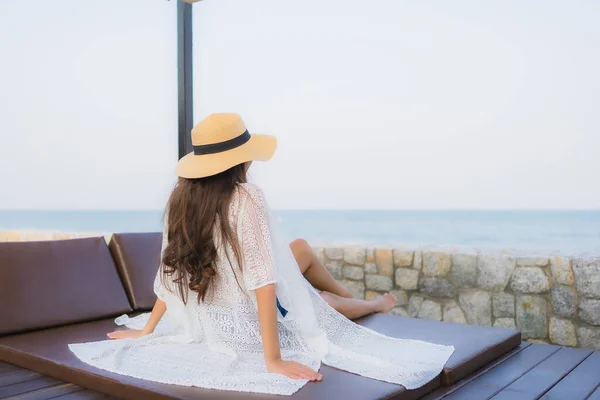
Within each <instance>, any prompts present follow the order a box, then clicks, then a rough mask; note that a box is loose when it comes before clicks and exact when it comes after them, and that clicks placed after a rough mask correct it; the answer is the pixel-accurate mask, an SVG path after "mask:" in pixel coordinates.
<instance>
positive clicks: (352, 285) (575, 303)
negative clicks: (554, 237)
mask: <svg viewBox="0 0 600 400" xmlns="http://www.w3.org/2000/svg"><path fill="white" fill-rule="evenodd" d="M315 250H316V252H317V254H318V256H319V258H320V259H321V260H322V261H323V263H324V264H325V266H326V267H327V269H328V270H329V271H330V272H331V273H332V274H333V276H334V277H335V278H336V279H337V280H339V281H340V282H342V283H343V284H344V285H345V286H346V287H347V288H348V290H350V291H351V292H352V293H353V294H354V296H355V297H358V298H365V299H373V298H375V297H377V296H380V295H381V294H383V293H385V292H391V293H393V294H394V295H395V296H396V297H397V298H398V303H397V306H396V307H395V308H394V309H393V310H392V311H391V313H392V314H396V315H402V316H408V317H414V318H425V319H432V320H436V321H447V322H455V323H466V324H473V325H485V326H493V327H507V328H516V329H519V330H520V331H521V333H522V336H523V339H525V340H529V341H533V342H542V343H554V344H558V345H563V346H572V347H583V348H590V349H595V350H600V257H590V258H569V257H539V256H533V257H522V256H514V255H511V254H504V253H497V254H493V253H487V254H486V253H481V252H475V251H474V252H472V253H469V252H463V253H458V252H457V253H452V252H444V251H428V250H407V249H391V248H366V247H356V246H353V247H345V248H343V247H325V248H315Z"/></svg>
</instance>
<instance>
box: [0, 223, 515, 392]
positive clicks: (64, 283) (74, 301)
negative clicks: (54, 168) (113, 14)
mask: <svg viewBox="0 0 600 400" xmlns="http://www.w3.org/2000/svg"><path fill="white" fill-rule="evenodd" d="M111 255H112V256H111ZM159 257H160V234H158V233H142V234H115V235H113V238H112V240H111V243H110V250H109V247H108V246H107V245H106V242H105V241H104V239H103V238H100V237H98V238H87V239H74V240H62V241H45V242H20V243H18V242H17V243H0V272H1V278H2V279H0V293H2V302H0V315H2V316H3V318H2V321H0V336H1V337H0V361H5V362H9V363H11V364H14V365H18V366H21V367H24V368H27V369H30V370H32V371H35V372H37V373H40V374H45V375H48V376H51V377H53V378H56V379H61V380H64V381H66V382H70V383H73V384H75V385H79V386H81V387H85V388H89V389H93V390H96V391H99V392H102V393H107V394H109V395H112V396H115V397H120V398H127V399H173V398H177V399H179V398H181V399H187V398H195V399H199V398H206V399H213V398H215V399H240V400H242V399H253V398H270V397H272V398H276V397H277V398H280V397H279V396H265V395H258V394H248V393H237V392H223V391H216V390H206V389H199V388H190V387H181V386H175V385H165V384H159V383H154V382H148V381H143V380H140V379H135V378H130V377H126V376H122V375H118V374H113V373H110V372H106V371H103V370H99V369H97V368H94V367H91V366H89V365H87V364H85V363H83V362H81V361H79V360H78V359H77V358H76V357H75V356H74V355H73V354H72V353H71V352H70V351H69V349H68V347H67V345H68V344H69V343H76V342H87V341H93V340H102V339H105V338H106V333H107V332H109V331H111V330H113V329H115V324H114V318H115V317H116V316H118V315H121V314H123V313H133V312H139V311H146V310H149V309H150V308H151V307H152V304H153V303H154V300H155V297H154V293H153V292H152V281H153V279H154V275H155V273H156V268H157V267H158V262H159ZM357 322H358V323H359V324H362V325H364V326H367V327H369V328H372V329H374V330H376V331H379V332H382V333H385V334H388V335H390V336H394V337H400V338H412V339H422V340H428V341H432V342H436V343H442V344H452V345H454V346H455V348H456V351H455V353H454V354H453V356H452V357H451V358H450V360H449V361H448V363H447V365H446V367H445V369H444V371H443V372H442V374H441V376H440V377H439V378H437V379H434V380H433V381H431V382H430V383H429V384H428V385H425V386H424V387H422V388H420V389H419V390H415V391H407V390H406V389H404V388H403V387H402V386H399V385H394V384H389V383H385V382H379V381H375V380H372V379H368V378H364V377H361V376H358V375H354V374H350V373H347V372H343V371H339V370H336V369H334V368H329V367H327V366H323V368H322V370H321V372H322V373H323V375H324V380H323V382H320V383H309V384H307V385H306V386H305V387H304V388H302V389H301V390H300V391H298V392H297V393H296V394H295V395H293V396H291V397H292V398H293V399H315V398H362V399H381V398H386V399H387V398H393V399H414V398H419V397H422V396H423V395H425V394H427V393H430V392H432V391H434V390H435V389H437V388H439V387H440V386H441V385H450V384H451V383H452V382H455V381H457V380H459V379H461V378H462V377H464V376H466V375H468V374H470V373H471V372H472V371H475V370H476V369H478V368H480V367H482V366H484V365H485V364H486V363H488V362H490V361H491V360H493V359H495V358H497V357H500V356H502V355H503V354H505V353H507V352H508V351H510V350H511V349H513V348H515V347H518V346H519V345H520V334H519V332H518V331H515V330H511V329H497V328H489V327H477V326H469V325H462V324H450V323H442V322H435V321H427V320H420V319H412V318H403V317H396V316H389V315H381V314H377V315H371V316H368V317H366V318H363V319H361V320H358V321H357Z"/></svg>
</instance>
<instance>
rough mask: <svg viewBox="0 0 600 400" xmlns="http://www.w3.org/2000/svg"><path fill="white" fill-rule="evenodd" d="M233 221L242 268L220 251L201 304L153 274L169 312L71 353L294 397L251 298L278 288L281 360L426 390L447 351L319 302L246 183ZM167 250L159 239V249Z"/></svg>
mask: <svg viewBox="0 0 600 400" xmlns="http://www.w3.org/2000/svg"><path fill="white" fill-rule="evenodd" d="M230 221H233V222H232V225H233V227H234V230H235V231H236V232H237V235H238V237H239V240H240V243H241V248H242V253H243V266H242V268H241V269H240V268H239V266H238V265H237V264H236V262H235V257H234V256H233V255H232V254H233V253H232V250H231V248H227V249H224V248H220V249H219V260H220V261H219V263H218V267H217V276H216V282H215V283H216V284H215V286H214V290H213V291H212V294H211V295H210V296H207V298H206V300H205V301H204V302H201V303H198V301H197V297H196V295H195V293H192V294H190V296H189V301H187V304H184V302H183V301H181V299H180V298H179V297H178V296H177V293H178V292H177V291H176V290H174V287H165V285H163V284H162V283H161V282H162V280H161V279H160V274H161V270H160V268H159V271H158V273H157V275H156V279H155V282H154V291H155V293H156V294H157V296H158V297H159V298H160V299H162V300H163V301H164V302H165V303H166V305H167V312H166V313H165V316H164V317H163V319H162V320H161V321H160V322H159V324H158V326H157V327H156V329H155V331H154V333H152V334H150V335H147V336H144V337H141V338H138V339H122V340H103V341H98V342H91V343H78V344H71V345H69V348H70V349H71V351H72V352H73V353H74V354H75V355H76V356H77V357H78V358H79V359H81V360H82V361H84V362H86V363H88V364H90V365H92V366H95V367H97V368H100V369H104V370H107V371H111V372H114V373H118V374H122V375H127V376H131V377H136V378H140V379H146V380H150V381H156V382H162V383H167V384H174V385H184V386H196V387H201V388H208V389H219V390H231V391H240V392H255V393H270V394H280V395H291V394H293V393H295V392H296V391H298V390H299V389H300V388H301V387H302V386H304V385H305V384H306V383H307V381H306V380H292V379H289V378H287V377H285V376H283V375H280V374H273V373H269V372H268V371H267V368H266V366H265V362H264V358H263V348H262V343H261V335H260V330H259V323H258V311H257V305H256V298H255V292H254V291H255V290H256V289H258V288H260V287H263V286H266V285H269V284H275V287H276V292H277V298H278V300H279V301H280V303H281V306H282V307H283V308H284V309H285V310H287V311H288V313H287V314H286V316H285V317H284V316H283V315H282V314H281V313H280V312H278V327H279V342H280V347H281V354H282V358H283V359H285V360H293V361H297V362H299V363H302V364H305V365H307V366H309V367H311V368H313V369H315V370H318V369H319V368H320V366H321V363H324V364H327V365H330V366H333V367H336V368H339V369H342V370H345V371H349V372H352V373H356V374H359V375H362V376H365V377H369V378H372V379H377V380H381V381H386V382H390V383H396V384H400V385H403V386H405V387H406V388H408V389H415V388H418V387H420V386H422V385H424V384H426V383H428V382H429V381H431V380H432V379H433V378H435V377H436V376H437V375H438V374H439V373H440V372H441V370H442V368H443V366H444V364H445V363H446V362H447V361H448V358H449V357H450V356H451V355H452V353H453V351H454V348H453V347H452V346H443V345H437V344H432V343H427V342H424V341H419V340H410V339H396V338H391V337H388V336H385V335H382V334H379V333H377V332H375V331H373V330H370V329H368V328H365V327H362V326H360V325H357V324H355V323H354V322H352V321H350V320H348V319H347V318H345V317H344V316H343V315H341V314H339V313H338V312H337V311H335V310H334V309H333V308H331V307H330V306H329V305H328V304H327V303H325V301H323V299H322V298H321V296H320V295H319V293H318V292H317V291H316V290H315V289H314V288H313V287H312V286H311V285H310V284H309V283H308V281H306V280H305V279H304V277H303V276H302V274H301V273H300V271H299V269H298V266H297V264H296V262H295V260H294V257H293V254H292V253H291V250H290V248H289V245H288V242H287V241H284V240H281V238H280V237H279V236H278V232H279V231H278V230H276V227H275V226H274V224H273V222H274V219H273V218H272V217H271V216H270V211H269V208H268V206H267V203H266V201H265V198H264V195H263V193H262V191H261V190H260V189H259V188H258V187H257V186H255V185H252V184H243V185H241V186H240V188H239V190H237V191H236V193H235V194H234V196H233V200H232V203H231V208H230ZM165 245H166V236H165V234H164V233H163V249H164V247H165ZM225 251H227V252H229V254H230V255H231V256H230V257H229V259H230V260H231V262H232V264H233V265H230V264H229V261H228V258H227V256H226V254H225ZM167 286H170V285H167ZM273 306H274V307H275V305H273ZM149 316H150V313H146V314H142V315H139V316H137V317H135V318H129V317H127V316H121V317H119V318H117V319H116V320H115V322H116V324H117V325H125V326H127V327H129V328H137V329H141V328H143V326H144V325H145V323H146V321H147V320H148V317H149Z"/></svg>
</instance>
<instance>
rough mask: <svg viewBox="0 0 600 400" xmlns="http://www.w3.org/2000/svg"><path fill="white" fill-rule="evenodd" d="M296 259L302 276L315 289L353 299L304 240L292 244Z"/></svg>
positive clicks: (297, 240)
mask: <svg viewBox="0 0 600 400" xmlns="http://www.w3.org/2000/svg"><path fill="white" fill-rule="evenodd" d="M290 248H291V249H292V253H294V258H296V262H297V263H298V267H300V271H301V272H302V275H304V277H305V278H306V280H307V281H309V282H310V284H311V285H313V286H314V288H315V289H317V290H321V291H325V292H329V293H332V294H334V295H337V296H339V297H345V298H352V294H351V293H350V292H349V291H348V290H347V289H346V288H345V287H344V286H342V284H341V283H339V282H338V281H336V280H335V278H334V277H333V276H331V274H330V273H329V271H328V270H327V268H325V266H324V265H323V263H322V262H321V261H319V258H318V257H317V255H316V254H315V252H314V250H313V249H312V247H310V245H309V244H308V242H307V241H306V240H304V239H296V240H294V241H293V242H292V243H290Z"/></svg>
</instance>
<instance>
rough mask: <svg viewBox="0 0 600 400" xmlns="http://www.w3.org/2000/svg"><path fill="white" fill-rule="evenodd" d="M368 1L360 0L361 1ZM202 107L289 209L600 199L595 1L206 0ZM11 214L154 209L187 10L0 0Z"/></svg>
mask: <svg viewBox="0 0 600 400" xmlns="http://www.w3.org/2000/svg"><path fill="white" fill-rule="evenodd" d="M367 4H368V6H367ZM193 20H194V119H195V122H199V121H200V120H201V119H202V118H204V117H205V116H207V115H208V114H210V113H212V112H237V113H240V114H241V115H242V117H243V118H244V120H245V122H246V125H247V126H248V129H249V130H250V132H255V133H269V134H274V135H276V136H277V137H278V140H279V148H278V150H277V153H276V155H275V157H274V158H273V159H272V160H271V161H269V162H267V163H254V165H253V167H252V169H251V176H252V180H253V181H255V182H256V183H258V184H259V185H261V186H262V187H263V189H264V190H265V192H266V193H267V197H268V199H269V202H270V204H271V205H272V206H273V207H275V208H284V209H286V208H287V209H323V208H325V209H600V184H598V183H597V182H598V181H599V180H600V179H599V178H598V175H599V172H600V150H599V149H600V113H599V112H598V109H600V74H598V72H597V71H600V52H598V51H597V49H598V48H600V24H598V23H597V21H598V20H600V3H598V2H596V1H593V0H589V1H569V2H565V1H553V0H550V1H544V2H543V3H542V2H522V1H516V0H515V1H513V0H507V1H495V2H478V1H465V0H457V1H452V2H447V1H442V0H439V1H433V0H432V1H414V0H413V1H407V0H402V1H398V0H378V1H373V2H368V3H365V2H364V1H359V0H326V1H324V0H319V1H317V0H303V1H294V2H291V1H285V2H282V1H276V0H252V1H249V0H218V1H217V0H203V1H201V2H199V3H196V4H194V5H193ZM0 37H2V38H3V39H2V40H0V54H2V63H0V87H1V88H2V95H1V96H0V135H1V136H0V209H161V208H163V207H164V204H165V202H166V199H167V198H168V195H169V192H170V189H171V188H172V186H173V184H174V183H175V176H174V174H173V170H174V167H175V164H176V162H177V142H176V141H177V75H176V71H177V65H176V4H175V1H166V0H128V1H126V2H125V1H122V0H103V1H102V2H82V1H80V0H53V1H51V2H49V1H45V0H31V1H28V2H22V1H18V0H3V1H2V2H0Z"/></svg>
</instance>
